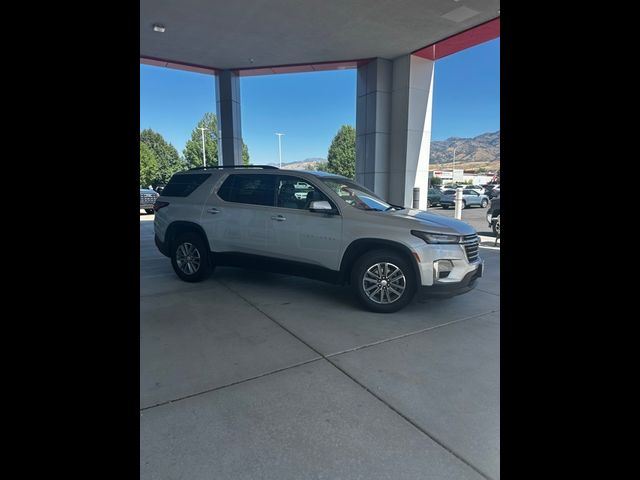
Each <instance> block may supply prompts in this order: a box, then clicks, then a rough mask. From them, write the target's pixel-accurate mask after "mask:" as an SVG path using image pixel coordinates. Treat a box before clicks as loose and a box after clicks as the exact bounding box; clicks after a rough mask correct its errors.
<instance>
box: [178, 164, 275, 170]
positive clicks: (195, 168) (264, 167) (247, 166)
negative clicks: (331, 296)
mask: <svg viewBox="0 0 640 480" xmlns="http://www.w3.org/2000/svg"><path fill="white" fill-rule="evenodd" d="M208 168H211V169H222V168H262V169H267V170H273V169H275V170H278V167H274V166H273V165H212V166H207V167H193V168H190V169H189V170H206V169H208Z"/></svg>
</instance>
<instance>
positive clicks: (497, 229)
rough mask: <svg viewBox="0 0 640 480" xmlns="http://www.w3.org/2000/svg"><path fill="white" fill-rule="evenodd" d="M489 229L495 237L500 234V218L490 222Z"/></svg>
mask: <svg viewBox="0 0 640 480" xmlns="http://www.w3.org/2000/svg"><path fill="white" fill-rule="evenodd" d="M491 229H492V230H493V234H494V235H495V236H496V237H497V236H498V235H500V220H494V221H493V222H491Z"/></svg>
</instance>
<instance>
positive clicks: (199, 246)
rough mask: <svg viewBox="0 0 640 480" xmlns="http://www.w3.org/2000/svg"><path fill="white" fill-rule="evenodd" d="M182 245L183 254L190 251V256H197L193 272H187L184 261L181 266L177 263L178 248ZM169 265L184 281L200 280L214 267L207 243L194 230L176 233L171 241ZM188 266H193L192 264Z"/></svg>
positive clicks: (205, 277) (207, 275) (187, 268)
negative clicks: (174, 238) (197, 260)
mask: <svg viewBox="0 0 640 480" xmlns="http://www.w3.org/2000/svg"><path fill="white" fill-rule="evenodd" d="M183 245H186V246H185V249H184V250H181V253H182V254H183V255H184V253H188V252H192V253H191V255H192V258H194V257H196V256H197V257H198V258H199V263H198V266H197V268H196V269H195V271H194V272H193V273H188V271H187V270H189V267H188V266H186V265H185V264H184V263H183V265H184V266H183V267H182V268H181V267H180V265H179V263H178V255H179V249H180V247H181V246H183ZM191 246H192V247H193V250H191ZM186 263H189V262H186ZM194 264H195V262H194V261H192V263H191V265H194ZM171 266H172V267H173V271H174V272H176V275H178V277H180V279H181V280H184V281H185V282H201V281H202V280H205V279H207V278H208V277H209V275H211V272H212V271H213V269H214V268H215V267H214V266H213V265H212V263H211V256H210V254H209V245H207V242H206V241H205V240H204V239H203V238H202V235H199V234H197V233H194V232H188V233H183V234H181V235H178V238H176V240H175V242H173V245H172V247H171ZM183 268H184V270H183ZM190 268H193V266H191V267H190Z"/></svg>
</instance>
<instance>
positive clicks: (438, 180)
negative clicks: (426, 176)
mask: <svg viewBox="0 0 640 480" xmlns="http://www.w3.org/2000/svg"><path fill="white" fill-rule="evenodd" d="M430 180H431V182H430V183H431V186H432V187H435V186H437V185H442V178H440V177H431V179H430Z"/></svg>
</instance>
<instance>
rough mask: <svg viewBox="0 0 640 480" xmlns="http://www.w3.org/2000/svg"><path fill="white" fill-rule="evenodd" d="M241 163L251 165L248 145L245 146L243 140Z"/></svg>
mask: <svg viewBox="0 0 640 480" xmlns="http://www.w3.org/2000/svg"><path fill="white" fill-rule="evenodd" d="M242 164H243V165H251V162H250V160H249V147H247V144H246V143H244V142H242Z"/></svg>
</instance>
